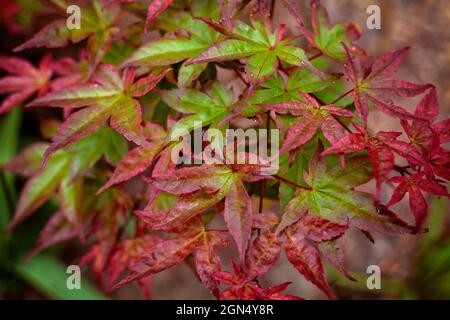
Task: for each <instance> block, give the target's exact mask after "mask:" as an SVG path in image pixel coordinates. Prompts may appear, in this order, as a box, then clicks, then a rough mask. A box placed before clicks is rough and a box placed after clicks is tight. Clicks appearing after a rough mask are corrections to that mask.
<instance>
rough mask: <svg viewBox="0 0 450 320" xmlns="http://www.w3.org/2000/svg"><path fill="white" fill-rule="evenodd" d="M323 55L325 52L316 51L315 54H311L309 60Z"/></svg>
mask: <svg viewBox="0 0 450 320" xmlns="http://www.w3.org/2000/svg"><path fill="white" fill-rule="evenodd" d="M322 55H323V52H322V51H320V52H318V53H316V54H315V55H313V56H311V58H308V60H309V61H312V60H314V59H316V58H318V57H321V56H322Z"/></svg>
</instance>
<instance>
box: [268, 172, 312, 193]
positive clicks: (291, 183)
mask: <svg viewBox="0 0 450 320" xmlns="http://www.w3.org/2000/svg"><path fill="white" fill-rule="evenodd" d="M272 177H274V178H275V179H277V180H280V181H282V182H284V183H287V184H290V185H291V186H294V187H296V188H299V189H303V190H312V189H311V188H310V187H304V186H301V185H299V184H297V183H295V182H292V181H290V180H287V179H285V178H283V177H281V176H279V175H277V174H274V175H273V176H272Z"/></svg>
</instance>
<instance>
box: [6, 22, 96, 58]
mask: <svg viewBox="0 0 450 320" xmlns="http://www.w3.org/2000/svg"><path fill="white" fill-rule="evenodd" d="M88 36H89V34H84V35H83V34H80V36H79V37H77V38H73V39H72V41H73V42H79V41H81V40H83V39H85V38H86V37H88ZM70 40H71V32H70V30H69V29H68V28H67V24H66V20H65V19H61V20H56V21H54V22H52V23H50V24H49V25H47V26H45V27H44V28H42V29H41V30H40V31H39V32H38V33H36V34H35V35H34V36H33V37H32V38H31V39H30V40H28V41H26V42H25V43H23V44H21V45H20V46H18V47H17V48H15V49H14V52H18V51H22V50H25V49H30V48H37V47H46V48H59V47H64V46H66V45H68V44H69V41H70Z"/></svg>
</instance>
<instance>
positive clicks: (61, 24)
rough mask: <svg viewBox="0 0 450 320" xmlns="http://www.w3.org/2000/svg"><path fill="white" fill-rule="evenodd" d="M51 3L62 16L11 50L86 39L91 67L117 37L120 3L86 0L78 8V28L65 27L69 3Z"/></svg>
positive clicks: (56, 46) (63, 44)
mask: <svg viewBox="0 0 450 320" xmlns="http://www.w3.org/2000/svg"><path fill="white" fill-rule="evenodd" d="M53 4H54V5H55V6H56V8H57V10H58V11H59V12H60V13H61V15H63V18H62V19H59V20H55V21H53V22H52V23H50V24H48V25H47V26H45V27H44V28H43V29H42V30H40V31H39V32H38V33H36V34H35V35H34V36H33V37H32V38H31V39H30V40H28V41H26V42H25V43H23V44H22V45H20V46H19V47H17V48H16V49H15V50H14V51H16V52H17V51H21V50H24V49H29V48H35V47H46V48H60V47H64V46H67V45H68V44H69V43H78V42H80V41H82V40H85V39H88V40H87V50H88V53H89V62H90V66H91V69H92V70H93V69H94V67H95V66H96V65H97V64H98V63H99V62H100V60H101V59H102V58H103V56H104V55H105V54H106V53H107V51H108V49H109V48H110V46H111V44H112V41H113V40H114V39H115V38H116V37H117V36H118V34H119V32H120V30H124V28H125V27H124V25H122V26H120V29H119V24H118V22H119V21H122V20H123V21H125V22H126V21H127V20H126V19H123V15H122V16H121V14H120V12H121V10H120V5H119V4H118V3H114V4H112V5H109V6H103V4H102V1H100V0H89V1H88V5H87V6H86V7H83V8H82V9H81V12H82V14H81V16H80V28H79V29H77V28H75V29H69V28H68V27H67V21H66V20H67V17H66V10H67V8H68V6H69V4H67V3H66V2H65V1H54V2H53Z"/></svg>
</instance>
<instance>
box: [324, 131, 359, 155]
mask: <svg viewBox="0 0 450 320" xmlns="http://www.w3.org/2000/svg"><path fill="white" fill-rule="evenodd" d="M365 148H366V140H365V139H364V137H363V136H361V135H359V134H357V133H351V134H348V135H346V136H344V137H343V138H342V139H341V140H339V141H337V142H336V143H335V144H333V145H332V146H331V147H329V148H328V149H325V150H324V151H323V152H322V153H321V156H325V155H327V154H333V153H350V152H355V151H359V150H363V149H365Z"/></svg>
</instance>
